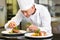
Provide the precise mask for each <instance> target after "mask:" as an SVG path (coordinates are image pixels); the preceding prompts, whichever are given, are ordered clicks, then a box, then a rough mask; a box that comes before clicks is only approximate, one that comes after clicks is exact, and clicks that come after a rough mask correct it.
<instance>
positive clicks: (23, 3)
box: [17, 0, 34, 10]
mask: <svg viewBox="0 0 60 40" xmlns="http://www.w3.org/2000/svg"><path fill="white" fill-rule="evenodd" d="M17 1H18V4H19V7H20V9H21V10H27V9H29V8H31V7H32V6H33V5H34V0H17Z"/></svg>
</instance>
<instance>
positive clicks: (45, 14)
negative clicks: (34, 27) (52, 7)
mask: <svg viewBox="0 0 60 40" xmlns="http://www.w3.org/2000/svg"><path fill="white" fill-rule="evenodd" d="M40 18H41V24H42V27H40V30H44V31H46V32H47V33H52V29H51V16H50V13H49V11H48V9H47V8H46V7H44V6H43V7H42V9H41V10H40Z"/></svg>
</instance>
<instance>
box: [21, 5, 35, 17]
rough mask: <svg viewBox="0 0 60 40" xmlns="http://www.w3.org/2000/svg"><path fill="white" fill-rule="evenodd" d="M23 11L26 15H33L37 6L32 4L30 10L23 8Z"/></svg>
mask: <svg viewBox="0 0 60 40" xmlns="http://www.w3.org/2000/svg"><path fill="white" fill-rule="evenodd" d="M21 11H22V13H23V15H24V16H25V17H30V15H32V14H33V13H34V12H35V6H32V7H31V8H30V9H28V10H21Z"/></svg>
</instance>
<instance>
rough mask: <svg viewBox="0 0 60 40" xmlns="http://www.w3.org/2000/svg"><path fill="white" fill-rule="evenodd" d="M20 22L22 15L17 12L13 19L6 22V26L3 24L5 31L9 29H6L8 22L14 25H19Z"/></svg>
mask: <svg viewBox="0 0 60 40" xmlns="http://www.w3.org/2000/svg"><path fill="white" fill-rule="evenodd" d="M21 20H22V14H21V12H20V10H19V11H18V12H17V14H16V16H15V17H13V18H12V19H11V20H10V21H8V22H7V23H6V24H5V29H9V28H8V25H9V23H10V22H12V21H13V22H15V23H16V25H19V23H20V22H21Z"/></svg>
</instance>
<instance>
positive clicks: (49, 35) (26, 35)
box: [25, 33, 53, 38]
mask: <svg viewBox="0 0 60 40" xmlns="http://www.w3.org/2000/svg"><path fill="white" fill-rule="evenodd" d="M32 34H33V33H26V34H25V37H29V38H47V37H52V36H53V34H49V33H48V34H47V35H46V36H31V35H32Z"/></svg>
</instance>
